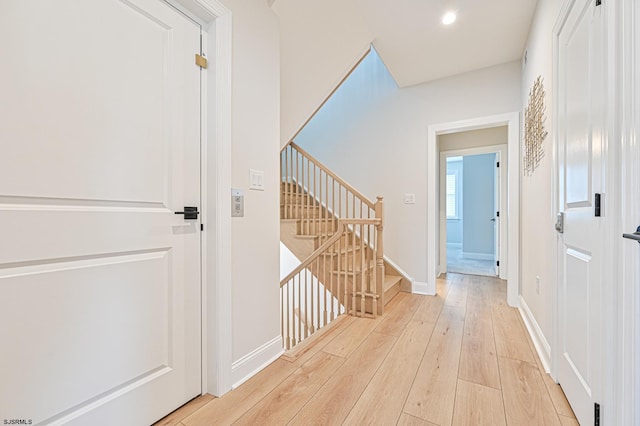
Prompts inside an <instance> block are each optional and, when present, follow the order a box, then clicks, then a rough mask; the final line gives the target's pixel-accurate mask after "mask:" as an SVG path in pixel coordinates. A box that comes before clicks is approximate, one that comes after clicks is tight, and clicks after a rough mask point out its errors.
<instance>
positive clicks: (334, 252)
mask: <svg viewBox="0 0 640 426" xmlns="http://www.w3.org/2000/svg"><path fill="white" fill-rule="evenodd" d="M358 250H360V246H356V247H345V248H342V249H340V250H330V251H327V252H326V253H322V255H323V256H336V255H338V254H345V253H353V252H354V251H358Z"/></svg>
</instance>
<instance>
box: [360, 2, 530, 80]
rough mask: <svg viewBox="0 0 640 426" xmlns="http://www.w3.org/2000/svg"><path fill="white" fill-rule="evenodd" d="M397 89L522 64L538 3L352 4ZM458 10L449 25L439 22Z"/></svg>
mask: <svg viewBox="0 0 640 426" xmlns="http://www.w3.org/2000/svg"><path fill="white" fill-rule="evenodd" d="M354 1H356V2H357V3H358V4H359V6H360V10H361V11H362V13H363V15H364V19H365V21H366V22H367V24H368V26H369V28H370V30H371V32H372V33H373V34H374V37H375V39H374V43H373V44H374V46H375V48H376V50H377V51H378V53H379V54H380V57H381V58H382V60H383V61H384V62H385V64H386V65H387V68H388V69H389V71H390V72H391V74H392V75H393V76H394V77H395V79H396V81H397V82H398V84H399V85H400V86H409V85H412V84H418V83H422V82H425V81H430V80H435V79H438V78H442V77H446V76H450V75H455V74H461V73H464V72H467V71H472V70H477V69H481V68H486V67H489V66H492V65H497V64H502V63H505V62H510V61H514V60H518V59H520V58H521V56H522V53H523V50H524V46H525V43H526V40H527V35H528V33H529V27H530V25H531V20H532V18H533V13H534V11H535V7H536V3H537V0H453V1H452V0H393V1H389V0H354ZM449 8H453V9H457V12H458V13H457V15H458V19H457V20H456V22H454V23H453V24H452V25H449V26H445V25H443V24H442V22H441V18H442V15H443V14H444V12H445V11H446V10H447V9H449Z"/></svg>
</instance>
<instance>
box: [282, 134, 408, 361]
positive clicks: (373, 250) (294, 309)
mask: <svg viewBox="0 0 640 426" xmlns="http://www.w3.org/2000/svg"><path fill="white" fill-rule="evenodd" d="M281 176H282V183H281V198H280V200H281V202H280V218H281V227H280V239H281V241H282V242H283V243H284V244H285V245H286V246H287V247H288V248H289V250H290V251H291V252H292V253H293V254H294V255H295V256H296V257H297V258H298V259H299V260H300V261H301V263H300V265H299V266H298V267H297V268H295V269H294V270H293V271H292V272H291V273H289V275H288V276H287V277H285V278H284V279H283V280H282V281H281V282H280V289H281V291H280V295H281V307H282V330H281V331H282V336H283V344H284V347H285V348H286V349H291V348H293V347H294V346H295V345H297V344H298V343H300V342H301V341H302V340H304V339H306V338H307V337H309V336H310V335H311V334H313V333H314V332H316V331H317V330H319V329H320V328H322V327H324V326H326V325H328V324H329V323H330V322H331V321H333V320H335V319H336V318H337V317H338V316H340V315H343V314H347V315H354V316H360V317H372V318H375V317H377V316H379V315H383V314H384V305H385V304H387V303H388V302H389V301H390V300H391V299H392V298H393V297H394V296H395V295H396V294H397V293H398V292H399V291H400V285H401V282H402V278H403V277H402V276H400V275H395V274H392V273H388V272H385V271H387V270H393V268H391V267H389V265H388V264H386V262H385V260H384V257H383V228H384V226H383V200H382V197H378V198H377V200H376V201H375V202H373V201H371V200H369V199H367V198H366V197H365V196H364V195H362V194H361V193H359V192H358V191H357V190H356V189H355V188H353V187H352V186H351V185H349V184H347V183H346V182H345V181H343V180H342V179H341V178H339V177H338V176H337V175H335V173H333V172H332V171H331V170H329V169H328V168H327V167H326V166H324V165H323V164H321V163H320V162H319V161H317V160H316V159H315V158H313V157H312V156H311V155H310V154H309V153H307V152H306V151H304V150H303V149H302V148H300V147H299V146H297V145H296V144H295V143H293V142H290V143H288V144H287V145H286V146H285V147H284V148H283V149H282V151H281Z"/></svg>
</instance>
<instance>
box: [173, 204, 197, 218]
mask: <svg viewBox="0 0 640 426" xmlns="http://www.w3.org/2000/svg"><path fill="white" fill-rule="evenodd" d="M175 214H183V215H184V218H185V219H188V220H193V219H197V218H198V215H199V214H200V212H199V211H198V208H197V207H185V208H184V211H183V212H176V213H175Z"/></svg>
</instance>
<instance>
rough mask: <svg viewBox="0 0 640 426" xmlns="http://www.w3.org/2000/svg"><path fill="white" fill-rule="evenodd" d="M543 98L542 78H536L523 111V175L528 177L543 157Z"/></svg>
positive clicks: (544, 130) (545, 134)
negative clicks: (527, 103)
mask: <svg viewBox="0 0 640 426" xmlns="http://www.w3.org/2000/svg"><path fill="white" fill-rule="evenodd" d="M544 96H545V93H544V86H543V84H542V76H538V78H536V81H535V83H533V87H532V88H531V90H530V91H529V105H527V107H526V108H525V110H524V154H523V157H524V174H525V175H528V176H529V175H532V174H533V172H534V171H535V170H536V168H537V167H538V166H539V165H540V161H541V160H542V157H544V149H543V147H542V142H544V140H545V138H546V137H547V133H548V132H547V130H546V129H545V128H544V122H545V119H546V117H545V115H544V114H545V112H546V107H545V105H544Z"/></svg>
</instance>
